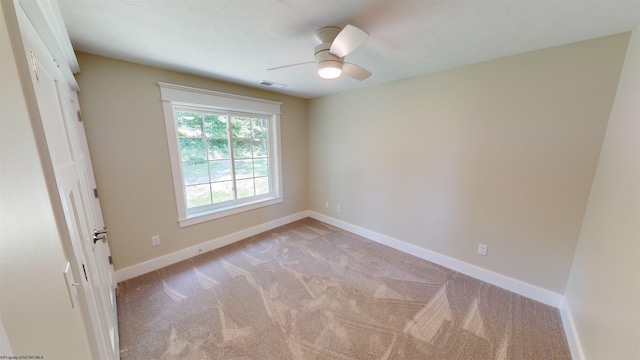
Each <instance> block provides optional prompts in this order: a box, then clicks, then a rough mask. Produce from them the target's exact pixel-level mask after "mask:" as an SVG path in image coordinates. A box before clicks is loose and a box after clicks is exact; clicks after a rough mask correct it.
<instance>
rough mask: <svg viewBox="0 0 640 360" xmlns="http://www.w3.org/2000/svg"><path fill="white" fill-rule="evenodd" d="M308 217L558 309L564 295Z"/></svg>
mask: <svg viewBox="0 0 640 360" xmlns="http://www.w3.org/2000/svg"><path fill="white" fill-rule="evenodd" d="M309 216H310V217H312V218H314V219H316V220H319V221H322V222H325V223H327V224H329V225H333V226H335V227H338V228H341V229H343V230H346V231H349V232H352V233H354V234H357V235H360V236H362V237H365V238H367V239H369V240H373V241H375V242H377V243H380V244H383V245H387V246H389V247H392V248H394V249H396V250H400V251H402V252H405V253H407V254H411V255H414V256H417V257H419V258H421V259H424V260H427V261H431V262H433V263H436V264H438V265H442V266H444V267H446V268H449V269H451V270H455V271H457V272H460V273H462V274H465V275H468V276H471V277H474V278H476V279H479V280H482V281H485V282H488V283H489V284H493V285H495V286H498V287H500V288H503V289H505V290H509V291H512V292H514V293H516V294H519V295H522V296H526V297H528V298H530V299H533V300H536V301H539V302H541V303H544V304H547V305H550V306H553V307H556V308H557V307H559V306H560V303H561V300H562V295H560V294H557V293H555V292H552V291H549V290H545V289H542V288H539V287H537V286H534V285H530V284H527V283H525V282H522V281H520V280H516V279H512V278H510V277H507V276H504V275H500V274H498V273H494V272H492V271H489V270H486V269H483V268H480V267H478V266H475V265H471V264H468V263H465V262H463V261H460V260H456V259H454V258H450V257H448V256H445V255H442V254H439V253H436V252H433V251H431V250H427V249H424V248H421V247H419V246H416V245H413V244H409V243H406V242H404V241H401V240H398V239H395V238H392V237H390V236H387V235H383V234H380V233H377V232H374V231H371V230H368V229H365V228H361V227H359V226H356V225H352V224H350V223H347V222H345V221H342V220H338V219H336V218H332V217H330V216H326V215H323V214H320V213H317V212H315V211H309Z"/></svg>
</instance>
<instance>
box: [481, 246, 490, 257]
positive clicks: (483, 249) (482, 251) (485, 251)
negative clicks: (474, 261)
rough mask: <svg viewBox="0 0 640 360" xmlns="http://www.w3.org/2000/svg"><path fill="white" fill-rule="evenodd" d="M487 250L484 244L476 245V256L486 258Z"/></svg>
mask: <svg viewBox="0 0 640 360" xmlns="http://www.w3.org/2000/svg"><path fill="white" fill-rule="evenodd" d="M487 250H489V246H488V245H485V244H480V245H478V254H480V255H483V256H487Z"/></svg>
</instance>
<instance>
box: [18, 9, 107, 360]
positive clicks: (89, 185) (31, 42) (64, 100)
mask: <svg viewBox="0 0 640 360" xmlns="http://www.w3.org/2000/svg"><path fill="white" fill-rule="evenodd" d="M17 15H18V20H19V23H20V30H21V33H22V36H23V41H24V46H25V51H26V60H27V62H28V63H29V66H30V67H31V70H32V71H31V78H32V82H33V88H34V91H35V94H36V98H37V103H38V108H39V112H40V117H41V119H42V126H43V128H44V133H45V138H46V142H47V147H48V149H49V155H50V158H51V162H52V165H53V170H54V174H55V179H56V182H57V188H58V195H59V196H60V200H61V203H62V208H63V211H64V217H65V220H66V225H67V230H68V233H69V237H70V240H71V244H70V246H71V248H72V251H73V254H74V258H75V259H74V260H75V261H76V263H77V268H78V269H81V273H80V281H78V280H79V279H76V281H78V286H79V287H80V291H81V293H82V295H84V299H85V301H86V311H87V312H88V313H89V317H90V322H91V328H92V329H91V330H92V331H93V334H92V335H93V339H91V340H92V343H93V344H94V346H96V348H97V351H98V353H99V356H100V358H101V359H109V360H111V359H119V341H118V328H117V312H116V302H115V281H114V276H113V267H112V266H111V264H110V251H109V245H108V243H107V239H106V234H100V233H99V234H96V233H95V231H96V229H97V230H98V231H99V232H103V231H102V230H103V229H102V227H103V225H104V224H103V220H102V213H101V211H100V207H99V206H100V205H99V202H98V201H97V199H96V198H95V197H94V194H93V189H94V188H95V181H94V177H93V170H92V167H91V160H90V157H89V152H88V146H87V142H86V138H85V133H84V128H83V125H82V123H81V121H79V118H78V116H77V113H78V111H79V105H78V100H77V95H76V93H75V91H73V90H72V89H71V87H70V85H69V84H68V83H67V82H66V81H65V79H64V76H63V75H62V73H61V72H60V70H59V69H58V67H57V65H56V63H55V61H54V60H53V57H52V56H51V55H50V54H49V52H48V50H47V48H46V47H45V45H44V44H43V43H42V41H41V40H40V38H39V37H38V35H37V33H36V31H35V29H34V28H33V27H32V26H31V23H30V22H29V20H28V19H27V17H26V15H24V13H22V12H21V11H20V10H18V14H17ZM55 195H56V194H51V196H55Z"/></svg>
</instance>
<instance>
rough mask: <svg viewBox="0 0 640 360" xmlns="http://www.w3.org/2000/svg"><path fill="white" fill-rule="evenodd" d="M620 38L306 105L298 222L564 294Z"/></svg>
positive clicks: (623, 40) (622, 45)
mask: <svg viewBox="0 0 640 360" xmlns="http://www.w3.org/2000/svg"><path fill="white" fill-rule="evenodd" d="M628 38H629V34H628V33H627V34H620V35H615V36H609V37H605V38H600V39H594V40H589V41H584V42H580V43H575V44H570V45H566V46H561V47H555V48H550V49H545V50H540V51H535V52H530V53H526V54H521V55H516V56H511V57H506V58H501V59H497V60H493V61H488V62H484V63H480V64H475V65H470V66H465V67H461V68H456V69H453V70H449V71H443V72H439V73H434V74H430V75H425V76H421V77H416V78H410V79H407V80H404V81H399V82H394V83H389V84H385V85H381V86H375V87H370V88H366V89H363V90H358V91H353V92H347V93H342V94H337V95H331V96H326V97H322V98H318V99H314V100H311V101H310V103H309V169H310V170H309V179H310V189H309V194H310V195H309V206H310V209H311V210H314V211H317V212H320V213H323V214H326V215H329V216H332V217H335V218H338V219H340V220H343V221H346V222H348V223H351V224H354V225H357V226H360V227H363V228H366V229H369V230H373V231H376V232H378V233H381V234H384V235H387V236H391V237H393V238H396V239H399V240H402V241H405V242H408V243H411V244H414V245H417V246H420V247H423V248H426V249H428V250H432V251H435V252H437V253H440V254H443V255H446V256H449V257H452V258H455V259H458V260H461V261H463V262H466V263H469V264H473V265H477V266H479V267H481V268H484V269H487V270H490V271H493V272H496V273H499V274H503V275H506V276H508V277H511V278H514V279H517V280H521V281H524V282H526V283H529V284H532V285H535V286H538V287H541V288H544V289H547V290H550V291H554V292H556V293H559V294H562V293H564V289H565V285H566V281H567V277H568V275H569V270H570V267H571V261H572V258H573V253H574V249H575V245H576V241H577V239H578V233H579V230H580V226H581V223H582V218H583V215H584V210H585V206H586V203H587V198H588V195H589V190H590V188H591V182H592V179H593V175H594V172H595V168H596V162H597V159H598V154H599V151H600V147H601V144H602V139H603V136H604V131H605V127H606V124H607V119H608V117H609V112H610V110H611V105H612V102H613V97H614V93H615V88H616V84H617V81H618V77H619V74H620V70H621V66H622V62H623V58H624V51H625V49H626V45H627V41H628ZM374 76H375V74H374ZM325 201H329V202H330V204H331V209H330V210H327V209H325V206H324V205H325ZM337 204H340V205H341V207H342V211H341V212H340V213H338V212H337V211H336V208H335V206H336V205H337ZM479 243H484V244H487V245H489V255H488V256H486V257H483V256H479V255H477V254H476V251H477V248H478V244H479Z"/></svg>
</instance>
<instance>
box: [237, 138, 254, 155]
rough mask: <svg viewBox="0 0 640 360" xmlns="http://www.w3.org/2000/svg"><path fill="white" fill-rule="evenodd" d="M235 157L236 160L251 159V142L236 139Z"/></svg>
mask: <svg viewBox="0 0 640 360" xmlns="http://www.w3.org/2000/svg"><path fill="white" fill-rule="evenodd" d="M233 156H234V157H235V158H236V159H251V140H246V139H240V140H237V139H234V140H233Z"/></svg>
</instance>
